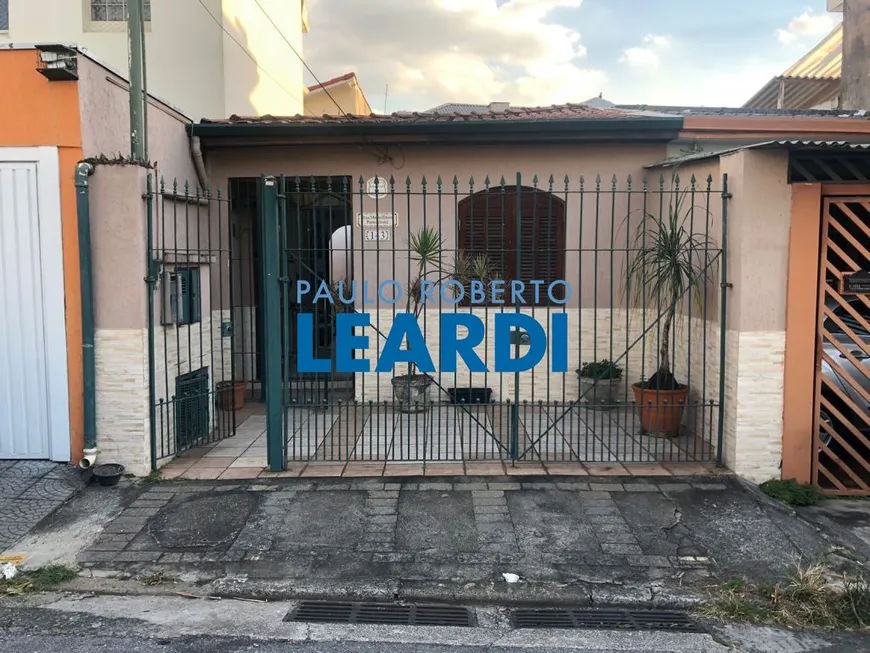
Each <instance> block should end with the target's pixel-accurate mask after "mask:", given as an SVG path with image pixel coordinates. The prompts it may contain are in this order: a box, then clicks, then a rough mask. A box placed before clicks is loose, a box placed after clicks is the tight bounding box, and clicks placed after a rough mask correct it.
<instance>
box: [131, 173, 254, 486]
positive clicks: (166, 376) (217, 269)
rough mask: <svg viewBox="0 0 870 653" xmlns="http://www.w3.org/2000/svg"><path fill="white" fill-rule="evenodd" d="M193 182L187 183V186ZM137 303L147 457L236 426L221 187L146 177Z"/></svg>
mask: <svg viewBox="0 0 870 653" xmlns="http://www.w3.org/2000/svg"><path fill="white" fill-rule="evenodd" d="M193 189H196V190H193ZM145 200H146V203H147V218H148V225H147V274H146V277H145V281H146V284H147V295H146V296H147V305H148V362H149V395H150V398H151V405H150V418H151V419H150V424H151V461H152V469H156V468H157V466H158V463H159V461H160V460H161V459H165V458H168V457H171V456H175V455H178V454H180V453H182V452H184V451H187V450H189V449H193V448H195V447H200V446H203V445H206V444H209V443H212V442H215V441H217V440H221V439H223V438H227V437H230V436H232V435H234V434H235V431H236V417H237V415H236V408H237V405H236V404H237V402H236V401H235V396H236V394H237V393H236V392H235V389H236V386H237V384H239V383H243V384H244V383H248V387H247V388H246V389H247V390H248V395H249V396H250V395H252V394H253V387H254V386H253V382H251V381H245V380H244V379H245V378H246V377H244V376H243V375H239V374H237V370H236V365H235V362H234V361H235V358H236V354H237V352H236V351H235V350H236V347H235V344H234V343H235V341H236V339H237V338H238V335H239V329H243V328H244V320H242V319H240V317H241V316H240V314H239V310H238V306H237V304H236V303H235V302H234V298H235V297H236V296H237V294H238V290H237V289H238V279H234V278H233V276H234V270H238V269H239V265H238V260H239V254H238V252H237V251H236V248H235V247H234V244H233V243H234V240H238V239H237V237H236V235H234V229H233V222H232V220H233V218H232V214H233V205H232V201H231V198H230V197H229V196H228V194H227V193H226V192H222V191H216V192H214V193H213V192H211V191H210V190H205V191H203V190H200V189H199V188H198V187H196V186H191V185H189V184H187V183H185V184H178V183H177V182H173V183H172V184H167V183H165V182H164V181H163V180H160V181H159V182H156V181H155V180H154V178H153V176H150V175H149V177H148V189H147V193H146V196H145Z"/></svg>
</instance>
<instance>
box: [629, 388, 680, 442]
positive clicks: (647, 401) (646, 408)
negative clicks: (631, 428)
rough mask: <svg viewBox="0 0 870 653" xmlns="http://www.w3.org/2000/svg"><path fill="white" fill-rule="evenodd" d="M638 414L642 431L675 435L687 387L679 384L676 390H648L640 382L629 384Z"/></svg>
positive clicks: (677, 431)
mask: <svg viewBox="0 0 870 653" xmlns="http://www.w3.org/2000/svg"><path fill="white" fill-rule="evenodd" d="M631 389H632V390H633V391H634V399H635V401H636V402H637V412H638V415H640V428H641V431H642V432H643V433H650V434H653V435H665V436H667V435H677V434H678V433H679V432H680V422H681V421H682V419H683V410H685V408H686V401H687V400H688V398H689V388H688V387H687V386H680V387H678V388H677V389H676V390H650V389H647V388H644V387H643V386H642V385H641V384H640V383H634V384H632V386H631Z"/></svg>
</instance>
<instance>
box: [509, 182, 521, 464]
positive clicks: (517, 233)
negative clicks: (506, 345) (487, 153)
mask: <svg viewBox="0 0 870 653" xmlns="http://www.w3.org/2000/svg"><path fill="white" fill-rule="evenodd" d="M522 186H523V175H522V173H520V172H518V173H517V192H516V193H515V194H514V197H515V198H516V220H515V223H514V228H513V229H512V230H511V236H512V238H513V242H514V249H515V252H514V254H515V256H516V273H515V274H516V276H518V277H522V274H521V272H520V270H521V269H522V267H521V265H522V261H521V260H520V248H521V247H522V238H521V234H522V220H523V218H522V208H523V197H522V193H523V191H522ZM514 312H515V313H519V312H520V305H519V302H514ZM521 335H522V332H521V331H520V330H517V333H516V335H515V338H514V358H519V357H520V342H521ZM513 408H514V409H513V413H512V414H511V460H516V459H517V458H519V455H520V451H519V450H520V373H519V372H514V406H513Z"/></svg>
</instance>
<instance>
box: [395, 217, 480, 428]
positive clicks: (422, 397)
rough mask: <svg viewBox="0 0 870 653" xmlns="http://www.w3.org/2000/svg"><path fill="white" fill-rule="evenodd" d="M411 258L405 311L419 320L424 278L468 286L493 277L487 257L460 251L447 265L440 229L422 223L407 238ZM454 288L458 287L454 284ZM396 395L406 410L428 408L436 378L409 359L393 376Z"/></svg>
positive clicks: (403, 409) (404, 410)
mask: <svg viewBox="0 0 870 653" xmlns="http://www.w3.org/2000/svg"><path fill="white" fill-rule="evenodd" d="M408 246H409V251H410V257H411V260H412V261H414V262H415V263H416V268H415V270H414V276H413V277H412V278H411V280H410V282H409V284H408V300H407V305H406V311H407V312H408V313H412V314H413V315H414V318H415V319H417V320H419V319H420V314H421V313H422V311H423V304H424V302H423V296H422V289H423V281H424V280H427V279H429V278H430V277H434V283H435V284H436V285H437V284H440V283H442V282H444V281H447V280H448V279H453V280H456V281H459V283H461V284H462V285H463V286H465V287H466V288H467V287H468V282H469V281H470V280H471V279H477V278H479V279H482V280H483V279H486V280H487V282H488V280H489V278H490V273H489V264H488V259H487V258H486V257H485V256H482V257H468V256H466V255H465V254H463V253H462V252H457V254H456V259H455V262H454V266H453V269H452V270H451V269H450V268H448V267H446V266H444V264H443V261H442V260H441V259H442V250H443V249H444V240H443V238H442V237H441V234H440V233H439V232H438V230H437V229H435V228H433V227H423V228H422V229H420V230H419V231H417V232H416V233H412V234H411V236H410V237H409V239H408ZM454 289H455V288H454ZM391 383H392V385H393V395H394V396H395V398H396V401H397V403H398V405H399V409H400V410H402V411H403V412H422V411H424V410H426V409H427V408H428V406H427V400H428V392H429V387H430V386H431V385H432V383H433V379H432V377H431V376H429V375H428V374H418V373H417V366H416V365H415V364H414V363H408V373H407V374H400V375H397V376H394V377H393V378H392V379H391Z"/></svg>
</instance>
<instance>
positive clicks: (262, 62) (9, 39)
mask: <svg viewBox="0 0 870 653" xmlns="http://www.w3.org/2000/svg"><path fill="white" fill-rule="evenodd" d="M126 5H127V0H0V48H2V47H11V46H18V45H26V44H38V43H63V44H70V45H72V44H74V45H76V46H78V47H79V48H83V49H85V51H87V52H88V54H89V55H90V56H92V57H94V58H96V59H99V60H100V61H102V62H104V63H106V64H108V65H109V66H110V67H112V68H114V69H116V70H117V71H119V72H122V73H123V72H125V71H126V70H127V67H128V64H127V61H128V51H127V33H126V29H127V26H126V11H127V6H126ZM144 9H145V20H146V25H145V31H146V34H145V42H146V53H147V54H146V66H147V77H148V90H149V92H151V93H153V94H154V95H156V96H158V97H160V98H162V99H164V100H166V101H167V102H169V103H170V104H172V105H174V106H176V107H177V108H179V109H180V110H182V111H183V112H184V113H185V114H187V115H188V116H189V117H191V118H193V119H199V118H202V117H212V118H214V117H222V116H230V115H233V114H236V115H246V116H249V115H263V114H274V115H295V114H298V113H302V112H303V107H304V97H305V85H304V83H303V65H302V60H301V55H302V35H303V33H306V32H307V31H308V20H307V11H306V0H184V1H182V2H180V1H178V0H144ZM294 50H295V52H294ZM297 53H298V56H297Z"/></svg>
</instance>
